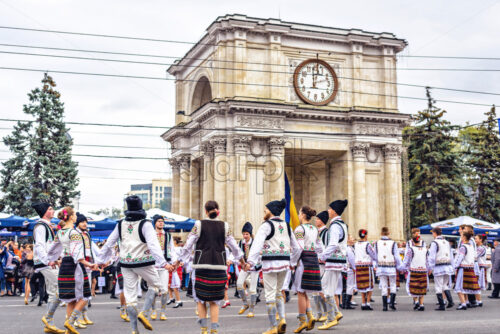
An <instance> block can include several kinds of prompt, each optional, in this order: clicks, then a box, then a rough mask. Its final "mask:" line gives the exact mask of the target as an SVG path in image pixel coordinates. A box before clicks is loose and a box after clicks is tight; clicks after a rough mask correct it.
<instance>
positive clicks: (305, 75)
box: [293, 59, 338, 106]
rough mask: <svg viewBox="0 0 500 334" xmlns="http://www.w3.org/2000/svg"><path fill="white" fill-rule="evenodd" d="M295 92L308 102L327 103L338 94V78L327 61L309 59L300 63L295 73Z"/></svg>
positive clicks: (317, 104)
mask: <svg viewBox="0 0 500 334" xmlns="http://www.w3.org/2000/svg"><path fill="white" fill-rule="evenodd" d="M293 85H294V87H295V92H296V93H297V95H298V96H299V97H300V99H301V100H302V101H304V102H305V103H308V104H312V105H316V106H323V105H327V104H328V103H330V102H331V101H333V99H335V96H336V95H337V89H338V79H337V75H336V74H335V71H334V70H333V68H332V67H331V66H330V65H328V63H327V62H326V61H323V60H319V59H309V60H305V61H303V62H302V63H300V65H299V66H297V68H296V69H295V73H294V74H293Z"/></svg>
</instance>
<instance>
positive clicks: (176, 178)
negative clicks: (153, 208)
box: [168, 158, 180, 214]
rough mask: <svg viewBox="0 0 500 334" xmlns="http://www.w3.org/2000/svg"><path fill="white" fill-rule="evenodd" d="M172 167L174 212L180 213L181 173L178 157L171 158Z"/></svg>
mask: <svg viewBox="0 0 500 334" xmlns="http://www.w3.org/2000/svg"><path fill="white" fill-rule="evenodd" d="M168 161H169V162H170V166H171V167H172V212H173V213H176V214H179V190H180V173H179V162H178V161H177V159H174V158H172V159H169V160H168Z"/></svg>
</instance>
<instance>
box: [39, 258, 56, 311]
mask: <svg viewBox="0 0 500 334" xmlns="http://www.w3.org/2000/svg"><path fill="white" fill-rule="evenodd" d="M40 272H41V273H42V275H43V278H44V279H45V290H46V291H47V294H48V295H49V300H48V302H49V303H54V302H56V301H57V300H58V299H59V291H58V287H57V276H58V275H59V271H58V270H57V269H52V268H50V267H47V268H45V269H42V270H40Z"/></svg>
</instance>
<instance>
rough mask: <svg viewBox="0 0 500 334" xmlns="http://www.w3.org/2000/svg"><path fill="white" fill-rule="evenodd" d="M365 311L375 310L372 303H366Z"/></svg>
mask: <svg viewBox="0 0 500 334" xmlns="http://www.w3.org/2000/svg"><path fill="white" fill-rule="evenodd" d="M365 311H373V307H372V306H371V305H366V306H365Z"/></svg>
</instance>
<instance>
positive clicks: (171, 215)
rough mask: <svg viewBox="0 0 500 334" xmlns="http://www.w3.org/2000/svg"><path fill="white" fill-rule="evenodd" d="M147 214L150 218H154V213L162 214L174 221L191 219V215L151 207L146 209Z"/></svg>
mask: <svg viewBox="0 0 500 334" xmlns="http://www.w3.org/2000/svg"><path fill="white" fill-rule="evenodd" d="M146 214H147V216H148V218H149V219H151V218H153V216H154V215H160V216H163V217H165V218H166V219H167V220H170V221H174V222H183V221H186V220H188V219H189V217H184V216H181V215H177V214H175V213H172V212H168V211H164V210H161V209H157V208H153V209H149V210H147V211H146Z"/></svg>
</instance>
